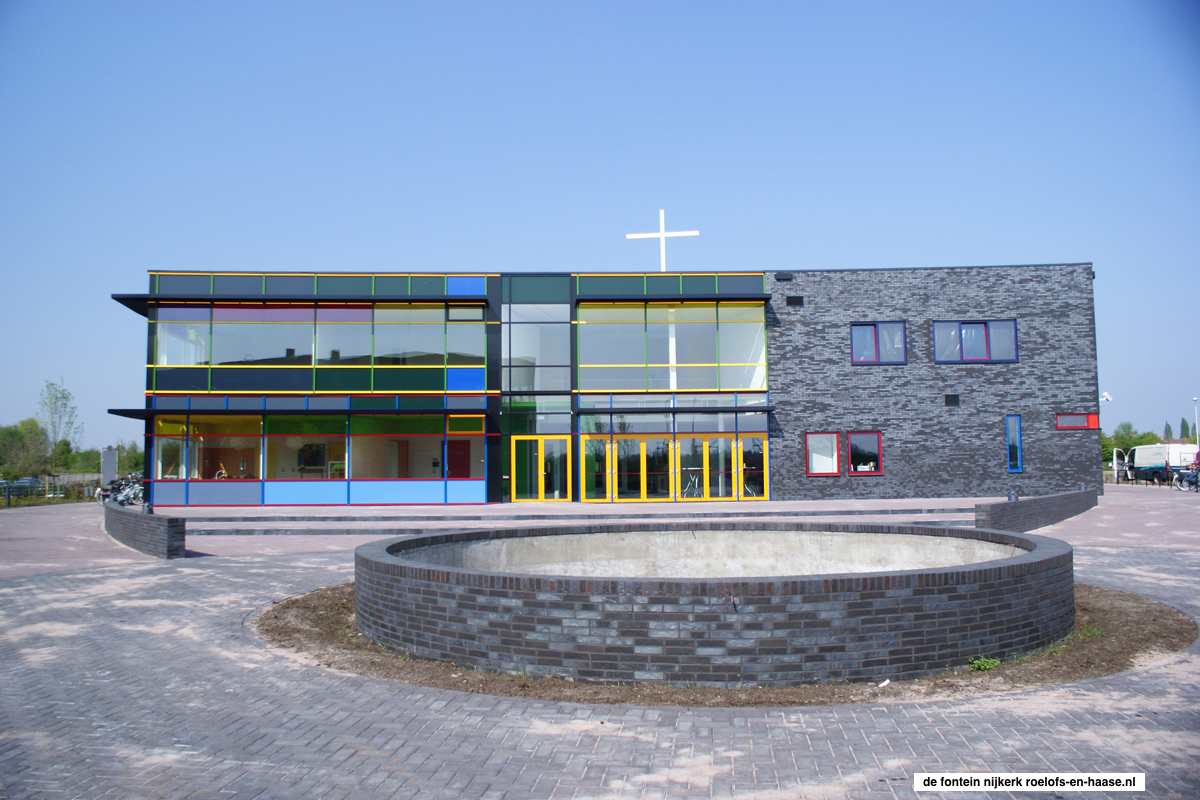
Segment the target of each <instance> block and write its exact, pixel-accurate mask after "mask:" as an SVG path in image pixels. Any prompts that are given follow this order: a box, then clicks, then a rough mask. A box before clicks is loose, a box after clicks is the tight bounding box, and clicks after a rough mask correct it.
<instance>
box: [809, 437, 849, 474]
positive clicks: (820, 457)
mask: <svg viewBox="0 0 1200 800" xmlns="http://www.w3.org/2000/svg"><path fill="white" fill-rule="evenodd" d="M804 442H805V449H806V450H807V453H808V474H809V475H838V474H840V473H841V471H842V466H841V464H840V463H839V461H838V435H837V434H836V433H809V434H805V438H804Z"/></svg>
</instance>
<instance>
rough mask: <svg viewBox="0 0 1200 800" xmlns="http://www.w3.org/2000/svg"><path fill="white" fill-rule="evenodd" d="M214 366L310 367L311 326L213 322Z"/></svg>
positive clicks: (311, 353)
mask: <svg viewBox="0 0 1200 800" xmlns="http://www.w3.org/2000/svg"><path fill="white" fill-rule="evenodd" d="M212 353H213V363H214V364H223V365H224V364H256V365H272V364H276V365H277V364H289V365H296V366H311V365H312V356H313V326H312V324H307V325H300V324H286V323H284V324H279V323H277V324H268V325H263V324H242V323H217V322H214V323H213V333H212Z"/></svg>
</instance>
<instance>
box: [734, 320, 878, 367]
mask: <svg viewBox="0 0 1200 800" xmlns="http://www.w3.org/2000/svg"><path fill="white" fill-rule="evenodd" d="M856 327H857V326H856ZM764 331H765V328H764V326H763V325H762V324H761V323H759V324H749V323H745V322H739V323H736V324H728V323H725V322H722V323H721V363H722V364H766V363H767V347H766V344H767V340H766V336H765V334H764Z"/></svg>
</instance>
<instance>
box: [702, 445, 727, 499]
mask: <svg viewBox="0 0 1200 800" xmlns="http://www.w3.org/2000/svg"><path fill="white" fill-rule="evenodd" d="M708 496H709V497H710V498H715V497H733V440H732V439H716V438H714V439H709V440H708Z"/></svg>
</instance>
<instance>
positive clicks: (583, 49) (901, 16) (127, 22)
mask: <svg viewBox="0 0 1200 800" xmlns="http://www.w3.org/2000/svg"><path fill="white" fill-rule="evenodd" d="M659 208H665V209H666V211H667V224H668V227H669V228H670V229H675V230H679V229H699V230H700V231H701V235H700V236H699V237H697V238H691V239H676V240H673V241H672V242H670V243H669V246H668V250H669V252H668V263H669V265H670V266H671V268H672V269H673V270H675V269H678V270H714V269H844V268H854V269H860V268H861V269H869V268H879V267H921V266H951V265H982V264H1023V263H1055V262H1078V261H1092V262H1093V263H1094V264H1095V269H1096V275H1097V278H1096V282H1095V291H1096V324H1097V334H1098V342H1099V351H1100V385H1101V389H1102V390H1105V391H1108V392H1109V393H1110V394H1111V395H1112V396H1113V397H1114V398H1115V401H1114V402H1113V403H1111V404H1107V403H1106V404H1104V408H1103V410H1102V411H1103V416H1102V424H1103V426H1104V427H1105V429H1106V430H1110V431H1111V430H1112V428H1113V427H1114V426H1115V425H1116V424H1117V423H1118V422H1120V421H1122V420H1129V421H1132V422H1133V423H1134V424H1135V426H1137V427H1138V428H1139V429H1151V430H1154V431H1155V432H1159V433H1161V431H1162V427H1163V423H1164V422H1165V421H1170V422H1171V425H1172V427H1174V428H1175V429H1176V430H1177V429H1178V426H1179V418H1180V417H1181V416H1184V415H1186V416H1187V418H1188V419H1189V421H1190V420H1191V419H1192V415H1193V409H1192V400H1191V398H1192V397H1193V396H1195V395H1200V369H1198V368H1200V355H1198V353H1200V350H1198V349H1197V341H1198V339H1197V337H1198V336H1200V327H1198V325H1197V318H1198V315H1197V310H1198V306H1197V299H1198V297H1200V6H1198V5H1197V4H1196V3H1190V4H1183V3H1168V2H1137V3H1115V2H1086V3H1072V2H1052V3H1033V2H1028V3H1022V2H1006V3H985V2H980V3H903V4H901V3H862V2H856V3H832V2H831V3H787V4H783V3H757V4H751V3H724V4H715V3H668V2H661V3H653V4H647V3H603V4H600V3H594V4H584V3H522V2H512V3H454V2H448V3H425V4H419V5H418V4H399V3H379V4H367V3H336V4H335V3H323V4H305V3H256V4H247V3H221V2H205V3H186V2H172V3H150V2H147V3H121V2H107V3H68V2H63V3H36V2H3V1H2V0H0V270H2V274H3V281H4V282H3V290H2V293H0V298H2V300H0V302H2V306H0V308H2V313H0V337H2V339H0V341H2V342H3V345H4V348H5V354H6V355H5V359H4V360H5V370H4V384H5V388H6V391H4V392H0V423H11V422H15V421H16V420H18V419H21V418H23V417H26V416H31V415H33V414H34V413H36V410H37V395H38V391H39V390H40V388H41V386H42V384H43V382H44V381H46V380H59V379H60V378H61V379H63V380H64V381H65V383H66V386H67V388H68V389H70V390H71V391H72V392H73V393H74V394H75V397H76V399H77V401H78V405H79V407H80V415H81V419H82V420H83V421H84V423H85V425H86V434H85V437H84V440H85V443H91V444H97V445H99V444H106V443H109V442H112V441H114V440H115V439H117V438H133V437H135V436H138V435H140V433H141V429H140V426H139V424H138V423H135V422H132V421H128V420H121V419H116V418H111V417H109V416H108V415H106V414H105V413H104V410H105V409H107V408H109V407H129V406H135V405H138V404H139V403H140V395H139V387H140V386H141V385H142V382H143V380H144V378H143V372H142V366H141V365H142V364H143V363H144V362H143V353H144V347H145V345H144V339H145V327H144V322H143V320H142V319H141V318H140V317H138V316H136V315H135V314H133V313H132V312H130V311H128V310H126V309H124V308H123V307H121V306H119V305H118V304H116V303H115V302H113V301H112V300H111V299H109V295H110V294H112V293H113V292H138V291H143V290H144V287H145V282H146V281H145V272H146V270H148V269H221V270H225V269H230V270H240V269H247V270H268V271H283V270H392V269H399V270H410V269H411V270H414V271H415V270H435V271H436V270H483V269H486V270H525V269H528V270H558V269H561V270H598V269H603V270H618V271H620V270H630V271H633V270H654V269H656V268H657V265H658V249H657V246H656V243H654V242H628V241H626V240H625V238H624V234H626V233H629V232H638V231H648V230H653V229H654V228H656V226H657V212H658V209H659Z"/></svg>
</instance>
